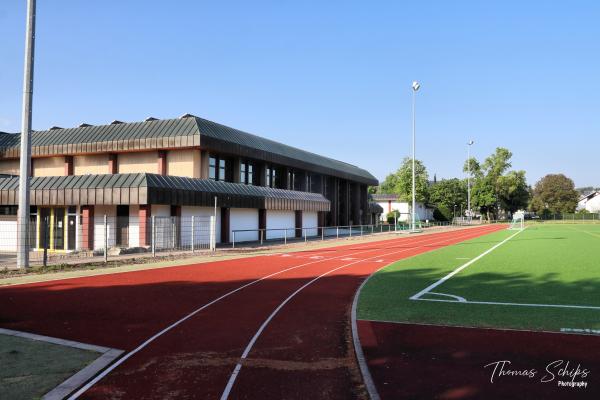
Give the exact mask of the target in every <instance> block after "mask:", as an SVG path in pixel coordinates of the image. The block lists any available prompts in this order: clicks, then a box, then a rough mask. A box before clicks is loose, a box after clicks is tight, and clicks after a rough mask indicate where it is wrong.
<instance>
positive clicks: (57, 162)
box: [0, 114, 378, 251]
mask: <svg viewBox="0 0 600 400" xmlns="http://www.w3.org/2000/svg"><path fill="white" fill-rule="evenodd" d="M31 142H32V165H31V176H32V178H31V191H30V196H31V216H32V221H33V223H32V226H33V228H32V233H31V235H32V236H31V238H30V239H31V243H32V247H34V248H36V247H38V248H39V246H41V238H40V229H39V227H40V221H42V220H44V221H48V220H49V221H50V238H49V239H50V248H51V249H52V250H55V251H62V250H64V251H72V250H86V249H89V250H93V249H95V248H100V247H101V246H102V242H103V241H104V239H103V238H102V239H101V240H99V238H100V236H102V235H101V233H102V232H100V231H101V230H102V229H101V224H102V220H103V219H104V216H105V215H106V216H107V217H109V218H114V221H115V224H116V225H117V226H116V227H114V234H112V235H111V237H110V238H109V241H110V245H111V246H116V247H148V245H149V232H150V230H151V228H152V227H151V226H150V223H149V221H151V220H152V219H151V217H152V216H157V217H179V218H185V217H190V216H199V217H202V216H209V215H213V213H214V210H215V209H214V205H215V198H216V204H217V213H216V223H215V225H216V239H217V242H221V243H227V242H230V240H231V233H232V232H233V231H239V230H246V232H245V234H243V235H240V236H238V238H237V240H257V239H258V230H260V229H267V230H269V229H276V228H286V229H287V228H295V229H298V228H312V227H315V228H316V227H323V226H339V225H342V226H343V225H358V224H369V223H371V222H372V221H373V215H372V210H373V205H371V206H370V205H369V200H368V194H367V187H368V186H369V185H377V184H378V182H377V179H376V178H375V177H374V176H373V175H371V174H370V173H369V172H367V171H366V170H364V169H361V168H359V167H357V166H354V165H351V164H348V163H345V162H342V161H337V160H334V159H331V158H328V157H325V156H321V155H318V154H314V153H311V152H308V151H304V150H301V149H298V148H294V147H291V146H288V145H285V144H283V143H278V142H275V141H272V140H269V139H265V138H262V137H259V136H255V135H252V134H249V133H246V132H242V131H240V130H237V129H233V128H230V127H227V126H224V125H221V124H218V123H215V122H211V121H208V120H205V119H202V118H199V117H196V116H194V115H190V114H186V115H184V116H182V117H180V118H177V119H165V120H158V119H155V118H148V119H146V120H145V121H143V122H135V123H124V122H121V121H113V122H112V123H111V124H109V125H101V126H92V125H88V124H81V125H80V126H79V127H77V128H67V129H65V128H60V127H52V128H50V129H49V130H47V131H35V132H33V133H32V140H31ZM19 145H20V135H19V134H11V133H3V132H0V213H2V214H4V216H2V220H0V224H4V225H6V224H10V223H13V222H14V223H15V224H16V218H14V217H13V216H14V215H16V208H17V198H18V196H17V192H18V176H17V175H18V173H19ZM11 217H12V219H11ZM15 229H16V225H15ZM312 233H313V234H315V235H316V234H318V231H317V230H316V229H315V231H314V232H312ZM272 234H273V235H275V234H276V233H272ZM107 236H108V234H107ZM6 240H13V238H12V236H11V237H8V238H6ZM177 240H186V239H185V234H184V233H183V234H182V233H181V232H179V233H178V238H177ZM4 244H5V245H7V244H6V243H4Z"/></svg>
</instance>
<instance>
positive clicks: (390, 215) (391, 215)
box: [385, 211, 397, 225]
mask: <svg viewBox="0 0 600 400" xmlns="http://www.w3.org/2000/svg"><path fill="white" fill-rule="evenodd" d="M396 215H397V212H395V211H390V212H389V213H387V214H386V215H385V219H386V221H387V222H388V224H391V225H393V224H394V223H395V222H396Z"/></svg>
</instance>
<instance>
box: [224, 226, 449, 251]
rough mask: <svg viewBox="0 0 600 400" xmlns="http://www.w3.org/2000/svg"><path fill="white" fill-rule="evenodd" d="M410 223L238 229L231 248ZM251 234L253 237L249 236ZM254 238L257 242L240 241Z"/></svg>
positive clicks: (358, 232) (387, 228)
mask: <svg viewBox="0 0 600 400" xmlns="http://www.w3.org/2000/svg"><path fill="white" fill-rule="evenodd" d="M449 225H452V224H451V223H450V222H436V221H431V222H428V223H422V224H421V225H420V227H421V228H431V227H436V226H449ZM409 229H410V225H409V224H408V223H398V224H396V225H394V224H380V225H346V226H315V227H306V228H276V229H236V230H233V231H232V235H231V236H232V237H231V247H232V248H235V247H236V246H239V245H240V243H241V242H243V243H246V244H250V245H265V244H267V245H268V244H279V243H283V244H287V243H288V242H300V241H304V242H308V241H309V240H310V241H314V240H322V241H323V240H326V239H339V238H343V237H349V238H350V237H357V236H358V237H360V236H366V235H372V234H375V233H390V232H402V231H408V230H409ZM248 234H251V235H248ZM240 236H243V237H245V238H247V237H254V238H258V239H257V240H239V238H240Z"/></svg>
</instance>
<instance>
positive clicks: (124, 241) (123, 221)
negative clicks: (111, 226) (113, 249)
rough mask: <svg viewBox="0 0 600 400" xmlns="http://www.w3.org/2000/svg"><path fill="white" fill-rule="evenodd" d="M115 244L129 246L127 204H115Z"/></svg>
mask: <svg viewBox="0 0 600 400" xmlns="http://www.w3.org/2000/svg"><path fill="white" fill-rule="evenodd" d="M116 225H117V234H116V238H115V239H116V241H117V246H120V247H128V246H129V206H117V224H116Z"/></svg>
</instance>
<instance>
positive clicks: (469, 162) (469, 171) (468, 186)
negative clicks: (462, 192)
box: [467, 140, 475, 222]
mask: <svg viewBox="0 0 600 400" xmlns="http://www.w3.org/2000/svg"><path fill="white" fill-rule="evenodd" d="M474 143H475V142H474V141H473V140H469V142H468V143H467V146H468V147H467V171H468V172H467V212H468V213H469V219H468V221H469V222H471V216H472V214H471V146H473V144H474Z"/></svg>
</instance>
